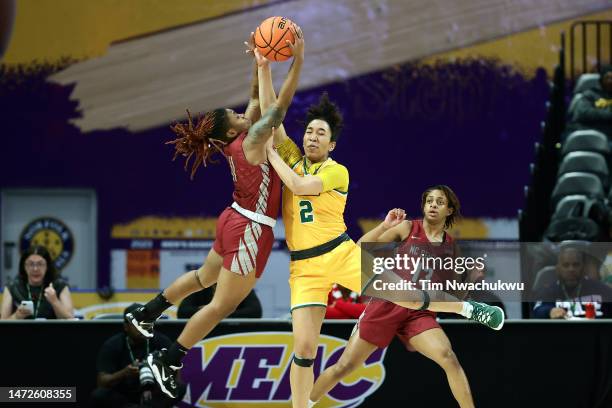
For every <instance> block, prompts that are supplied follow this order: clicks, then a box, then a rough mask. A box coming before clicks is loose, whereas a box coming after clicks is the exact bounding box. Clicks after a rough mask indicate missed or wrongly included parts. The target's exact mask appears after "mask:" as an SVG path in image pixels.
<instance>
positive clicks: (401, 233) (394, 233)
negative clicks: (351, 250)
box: [357, 208, 412, 245]
mask: <svg viewBox="0 0 612 408" xmlns="http://www.w3.org/2000/svg"><path fill="white" fill-rule="evenodd" d="M411 226H412V223H411V221H406V212H405V211H404V210H402V209H401V208H394V209H392V210H389V212H388V213H387V216H386V217H385V219H384V221H383V222H381V223H380V224H379V225H378V226H376V228H374V229H372V230H371V231H369V232H367V233H366V234H364V235H363V236H362V237H361V238H359V241H357V244H358V245H361V243H362V242H395V241H401V240H402V239H403V238H404V237H405V236H406V235H407V234H408V233H409V232H410V228H411Z"/></svg>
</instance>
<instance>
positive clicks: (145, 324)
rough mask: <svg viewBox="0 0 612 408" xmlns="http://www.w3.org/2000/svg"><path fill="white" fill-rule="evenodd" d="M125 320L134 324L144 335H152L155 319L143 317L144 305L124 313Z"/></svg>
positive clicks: (149, 336)
mask: <svg viewBox="0 0 612 408" xmlns="http://www.w3.org/2000/svg"><path fill="white" fill-rule="evenodd" d="M125 320H126V321H127V322H128V323H129V324H131V325H132V326H134V328H135V329H136V330H138V332H139V333H140V334H142V335H143V336H145V337H148V338H151V337H153V323H155V320H147V319H145V317H144V306H141V307H139V308H138V309H136V310H133V311H131V312H129V313H127V314H126V315H125Z"/></svg>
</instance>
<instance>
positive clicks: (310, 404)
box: [308, 400, 317, 408]
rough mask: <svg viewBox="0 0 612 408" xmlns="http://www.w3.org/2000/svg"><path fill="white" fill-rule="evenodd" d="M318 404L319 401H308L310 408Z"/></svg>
mask: <svg viewBox="0 0 612 408" xmlns="http://www.w3.org/2000/svg"><path fill="white" fill-rule="evenodd" d="M316 404H317V401H311V400H308V408H312V407H314V406H315V405H316Z"/></svg>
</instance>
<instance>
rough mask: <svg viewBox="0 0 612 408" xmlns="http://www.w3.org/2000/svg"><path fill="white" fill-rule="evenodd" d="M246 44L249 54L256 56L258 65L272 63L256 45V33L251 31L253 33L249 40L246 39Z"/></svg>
mask: <svg viewBox="0 0 612 408" xmlns="http://www.w3.org/2000/svg"><path fill="white" fill-rule="evenodd" d="M244 45H245V46H246V48H247V49H246V51H245V52H246V53H247V54H251V55H252V56H253V58H255V62H257V66H259V67H263V66H266V65H268V64H269V63H270V60H269V59H267V58H265V57H264V56H263V55H261V54H260V53H259V50H258V49H257V47H255V33H251V35H250V36H249V40H248V41H245V42H244Z"/></svg>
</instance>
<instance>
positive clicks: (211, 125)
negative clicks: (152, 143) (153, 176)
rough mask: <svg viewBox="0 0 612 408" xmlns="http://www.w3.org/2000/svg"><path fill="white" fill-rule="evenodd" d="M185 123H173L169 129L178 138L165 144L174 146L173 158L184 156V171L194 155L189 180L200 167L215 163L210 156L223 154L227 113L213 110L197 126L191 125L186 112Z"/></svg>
mask: <svg viewBox="0 0 612 408" xmlns="http://www.w3.org/2000/svg"><path fill="white" fill-rule="evenodd" d="M187 118H188V122H187V123H175V124H173V125H172V126H170V129H172V131H173V132H174V133H175V134H176V135H177V136H178V137H177V138H176V139H174V140H170V141H168V142H166V144H172V145H174V149H175V151H174V157H173V158H172V161H174V160H176V158H177V157H178V156H179V155H182V156H185V157H186V159H185V171H187V166H189V162H190V160H191V157H192V156H193V155H194V154H195V161H194V162H193V164H192V167H191V177H190V178H191V180H193V176H194V175H195V172H196V170H197V169H198V167H199V166H200V165H203V166H204V167H206V164H207V162H210V163H216V161H214V160H212V158H211V156H212V155H213V154H214V153H216V152H221V153H222V152H223V150H222V149H223V145H225V144H226V143H228V142H229V140H228V138H227V136H226V133H227V131H228V121H227V113H226V111H225V109H215V110H213V111H210V112H206V113H205V114H204V115H203V116H201V117H200V118H199V119H198V121H197V124H196V125H195V126H194V125H193V120H192V119H191V112H189V110H187Z"/></svg>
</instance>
